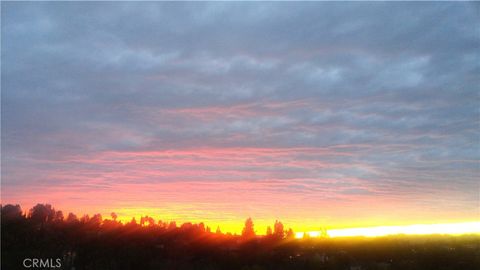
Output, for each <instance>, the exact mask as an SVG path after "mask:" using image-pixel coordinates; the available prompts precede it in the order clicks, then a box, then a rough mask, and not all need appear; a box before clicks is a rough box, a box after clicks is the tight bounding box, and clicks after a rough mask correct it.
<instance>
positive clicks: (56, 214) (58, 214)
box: [55, 211, 63, 222]
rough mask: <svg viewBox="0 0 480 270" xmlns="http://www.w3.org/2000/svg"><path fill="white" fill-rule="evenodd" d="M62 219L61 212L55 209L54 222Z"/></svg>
mask: <svg viewBox="0 0 480 270" xmlns="http://www.w3.org/2000/svg"><path fill="white" fill-rule="evenodd" d="M62 221H63V212H62V211H57V212H56V213H55V222H62Z"/></svg>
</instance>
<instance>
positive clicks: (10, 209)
mask: <svg viewBox="0 0 480 270" xmlns="http://www.w3.org/2000/svg"><path fill="white" fill-rule="evenodd" d="M20 218H22V208H21V207H20V205H18V204H17V205H12V204H7V205H5V206H3V207H2V219H4V220H18V219H20Z"/></svg>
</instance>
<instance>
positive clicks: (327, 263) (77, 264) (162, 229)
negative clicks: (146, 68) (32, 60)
mask: <svg viewBox="0 0 480 270" xmlns="http://www.w3.org/2000/svg"><path fill="white" fill-rule="evenodd" d="M111 217H112V219H106V220H103V219H102V216H100V215H94V216H93V217H92V218H89V217H88V216H84V217H82V218H80V219H78V218H77V217H76V216H75V215H74V214H71V213H70V214H69V215H68V216H67V218H66V219H65V220H64V219H63V213H62V212H61V211H55V209H54V208H53V207H51V206H50V205H41V204H39V205H36V206H35V207H34V208H32V209H31V210H30V211H29V213H28V215H23V214H22V211H21V208H20V206H18V205H16V206H14V205H5V206H3V207H2V212H1V218H2V220H1V225H2V227H1V229H2V246H1V247H2V249H1V250H2V254H1V269H4V270H15V269H25V268H24V267H23V265H22V262H23V260H24V259H25V258H43V259H49V258H52V259H56V258H60V259H61V262H62V263H61V265H62V266H61V268H55V269H76V270H87V269H98V270H109V269H140V270H141V269H241V270H246V269H252V270H253V269H406V270H408V269H425V270H428V269H480V241H479V237H478V236H461V237H460V236H458V237H451V236H434V237H433V236H432V237H406V236H396V237H384V238H375V239H365V238H356V239H329V238H320V239H293V237H292V236H293V232H292V231H291V230H287V231H286V232H285V231H284V230H283V224H281V223H280V222H279V221H277V222H275V224H274V226H273V228H274V229H273V232H272V230H271V229H270V234H268V235H267V236H256V235H255V234H254V232H255V231H254V230H253V221H252V220H251V219H248V220H247V221H246V223H245V225H246V226H245V228H244V235H243V236H235V235H226V234H222V233H221V231H220V229H219V228H217V230H216V232H211V230H210V228H208V227H207V228H206V227H205V226H204V225H203V223H200V224H192V223H185V224H183V225H181V226H180V227H177V225H176V224H175V223H173V222H172V223H164V222H161V221H159V222H155V221H154V220H153V218H151V217H143V218H142V219H141V220H140V223H137V222H136V221H135V220H132V222H129V223H127V224H121V223H120V222H118V221H116V219H117V215H116V214H115V213H112V214H111ZM37 269H38V268H37ZM45 269H46V268H45Z"/></svg>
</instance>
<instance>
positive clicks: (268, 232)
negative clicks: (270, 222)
mask: <svg viewBox="0 0 480 270" xmlns="http://www.w3.org/2000/svg"><path fill="white" fill-rule="evenodd" d="M271 235H272V228H271V227H270V226H268V227H267V236H271Z"/></svg>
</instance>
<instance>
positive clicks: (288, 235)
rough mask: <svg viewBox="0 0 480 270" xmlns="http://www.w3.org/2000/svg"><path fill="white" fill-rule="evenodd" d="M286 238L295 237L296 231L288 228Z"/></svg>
mask: <svg viewBox="0 0 480 270" xmlns="http://www.w3.org/2000/svg"><path fill="white" fill-rule="evenodd" d="M286 238H287V239H293V238H295V233H294V232H293V230H292V228H288V231H287V235H286Z"/></svg>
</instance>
